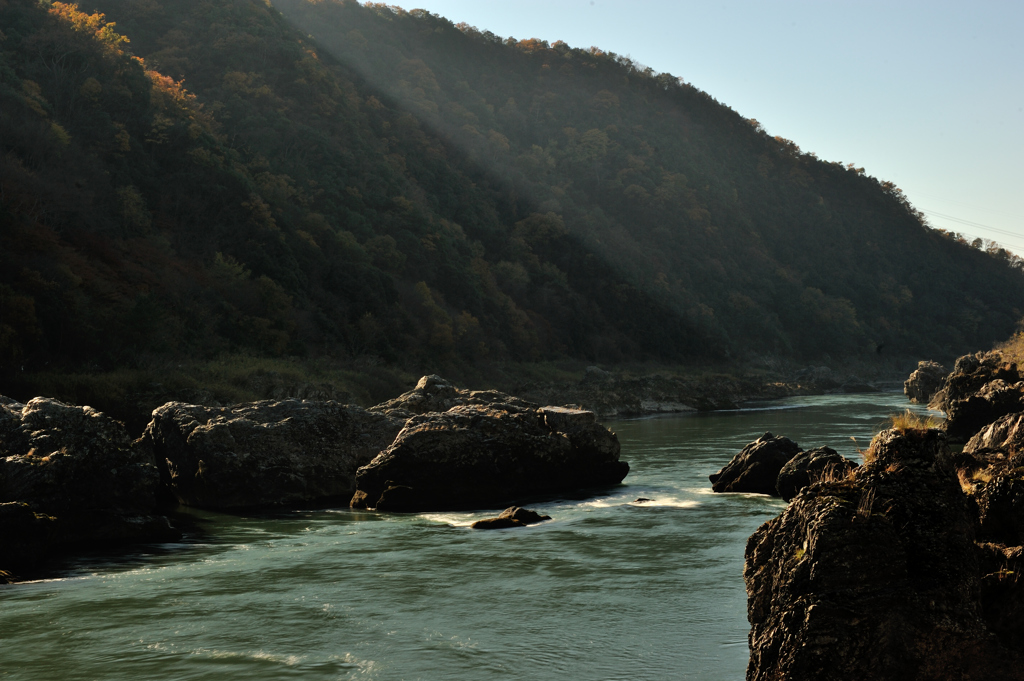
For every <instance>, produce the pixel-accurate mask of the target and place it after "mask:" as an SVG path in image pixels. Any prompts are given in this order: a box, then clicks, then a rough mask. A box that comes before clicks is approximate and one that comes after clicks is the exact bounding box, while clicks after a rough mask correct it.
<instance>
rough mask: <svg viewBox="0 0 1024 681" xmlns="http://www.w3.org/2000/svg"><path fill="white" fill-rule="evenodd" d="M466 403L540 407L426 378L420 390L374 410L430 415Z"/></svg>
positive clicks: (525, 409)
mask: <svg viewBox="0 0 1024 681" xmlns="http://www.w3.org/2000/svg"><path fill="white" fill-rule="evenodd" d="M464 404H471V405H479V406H498V407H501V408H502V409H513V410H518V411H529V410H533V409H537V407H538V405H536V404H533V403H532V402H527V401H526V400H521V399H519V398H518V397H512V396H511V395H506V394H505V393H501V392H498V391H497V390H462V389H461V388H456V387H455V386H454V385H452V384H451V383H449V382H448V381H446V380H445V379H443V378H441V377H440V376H435V375H431V376H424V377H423V378H421V379H420V380H419V382H418V383H417V384H416V387H415V388H413V389H412V390H410V391H409V392H407V393H404V394H402V395H400V396H398V397H396V398H395V399H393V400H388V401H387V402H384V403H383V404H378V405H377V406H376V407H370V411H376V412H385V413H387V412H391V411H394V412H395V413H396V414H398V413H403V412H407V413H408V415H410V416H411V415H412V414H428V413H431V412H442V411H448V410H449V409H451V408H452V407H458V406H461V405H464Z"/></svg>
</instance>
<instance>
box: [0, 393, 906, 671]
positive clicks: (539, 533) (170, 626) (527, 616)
mask: <svg viewBox="0 0 1024 681" xmlns="http://www.w3.org/2000/svg"><path fill="white" fill-rule="evenodd" d="M906 406H907V404H906V400H905V398H904V397H903V396H902V395H898V394H870V395H835V396H825V397H813V398H796V399H790V400H785V401H782V402H779V403H775V404H772V405H765V407H766V408H759V409H754V410H744V411H735V412H719V413H712V414H701V415H690V416H674V417H660V418H652V419H641V420H633V421H618V422H612V423H609V424H608V425H609V426H610V427H611V428H612V429H613V430H615V431H616V432H617V433H618V435H619V438H620V440H621V442H622V452H623V458H624V459H625V460H627V461H629V462H630V465H631V467H632V470H631V472H630V474H629V476H628V477H627V478H626V480H625V483H624V484H623V485H621V486H618V487H615V488H612V489H606V490H603V491H598V492H596V493H595V494H594V495H592V496H589V497H587V498H581V499H563V500H554V501H546V502H543V503H534V504H530V507H532V508H534V509H536V510H538V511H542V512H544V513H546V514H548V515H550V516H552V518H553V520H551V521H549V522H546V523H543V524H541V525H537V526H532V527H529V528H525V529H512V530H498V531H488V532H485V531H479V530H471V529H469V528H468V525H469V524H470V523H471V522H473V521H474V520H476V519H478V518H483V517H487V516H488V515H493V513H487V512H480V513H444V514H423V515H399V514H379V515H378V514H374V513H367V512H354V511H350V510H348V509H337V510H324V511H302V512H291V513H281V514H272V515H248V516H232V515H221V514H214V513H205V512H195V513H193V514H191V518H192V519H194V521H195V522H196V525H197V529H196V530H194V531H191V532H190V533H189V534H188V536H187V538H186V539H187V541H185V542H183V543H182V544H177V545H173V546H171V545H161V546H149V547H144V548H143V550H139V551H134V552H132V553H127V554H121V555H118V556H109V555H108V556H102V557H101V556H93V557H87V558H84V559H80V560H78V561H76V562H74V563H69V564H68V565H67V566H66V569H65V570H64V571H62V572H61V573H60V574H59V575H58V577H57V578H55V579H51V580H46V581H40V582H33V583H27V584H18V585H12V586H6V587H0V677H2V678H4V679H32V680H36V679H38V680H47V681H49V680H54V679H59V680H61V681H71V680H77V679H132V680H133V681H134V680H140V679H175V680H181V679H218V680H221V679H227V680H230V679H288V678H301V679H310V680H318V679H379V680H388V681H390V680H392V679H396V680H401V679H408V680H412V679H465V680H467V681H468V680H473V681H478V680H481V679H529V680H534V679H561V680H564V679H574V680H579V679H595V680H596V679H601V680H606V679H630V680H637V679H650V680H662V679H690V678H693V679H730V680H738V679H742V678H743V676H744V669H745V667H746V661H747V643H746V636H747V621H746V594H745V592H744V587H743V579H742V571H743V549H744V546H745V543H746V539H747V537H748V536H749V535H750V534H751V533H752V532H753V531H754V529H756V528H757V526H758V525H760V524H761V523H763V522H764V521H766V520H768V519H769V518H771V517H772V516H774V515H776V514H777V513H779V512H780V511H781V510H782V508H784V504H783V503H782V502H781V501H779V500H777V499H770V498H768V497H763V496H757V495H739V494H730V495H715V494H711V493H710V486H709V483H708V479H707V476H708V475H709V474H710V473H713V472H715V471H717V470H718V469H719V468H720V467H721V466H722V465H724V464H725V463H726V462H728V461H729V459H730V458H731V457H732V456H733V455H734V454H735V453H736V452H738V451H739V450H740V449H741V448H742V447H743V445H745V444H746V443H747V442H749V441H751V440H753V439H755V438H756V437H758V436H759V435H761V434H762V433H763V432H764V431H766V430H770V431H772V432H773V433H775V434H776V435H786V436H788V437H790V438H792V439H794V440H796V441H797V442H799V443H800V444H801V445H802V446H803V447H804V448H810V447H816V446H821V445H829V446H831V447H833V448H835V449H837V450H839V451H840V452H841V453H843V454H845V455H847V456H856V449H857V448H858V447H861V448H863V447H866V446H867V443H868V441H869V440H870V438H871V436H872V434H873V433H874V432H876V431H877V430H878V429H879V428H880V427H882V425H883V421H884V417H885V416H886V414H890V413H893V412H896V411H901V410H903V409H904V408H906ZM851 436H853V437H856V438H857V441H856V442H854V441H853V440H851V439H850V437H851ZM638 497H647V498H650V499H652V501H651V502H648V503H634V501H633V500H635V499H636V498H638Z"/></svg>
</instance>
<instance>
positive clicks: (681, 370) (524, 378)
mask: <svg viewBox="0 0 1024 681" xmlns="http://www.w3.org/2000/svg"><path fill="white" fill-rule="evenodd" d="M829 364H831V366H829ZM913 366H914V362H913V361H912V360H910V359H903V360H899V359H895V358H892V359H887V360H885V361H872V362H850V363H846V364H837V363H834V362H831V361H830V362H829V363H824V362H822V363H819V364H802V363H798V362H795V361H792V360H789V361H787V360H778V359H775V358H763V359H761V360H759V361H754V362H749V363H747V364H746V365H743V364H739V363H733V364H731V365H726V364H721V365H715V364H709V363H701V364H671V365H669V364H658V363H642V362H637V363H633V364H617V365H616V364H612V365H609V364H601V365H594V364H591V363H588V362H586V361H583V360H575V359H571V358H566V359H562V360H553V361H548V362H504V363H499V362H495V363H476V364H462V365H460V364H455V363H452V364H446V365H444V366H441V367H437V368H434V369H433V370H429V369H428V370H426V371H424V370H419V371H417V370H416V369H409V368H405V367H402V366H398V365H393V364H387V363H385V362H383V361H382V360H381V359H380V358H378V357H374V356H370V357H361V358H359V359H356V360H355V361H339V360H333V359H331V358H326V357H325V358H268V357H256V356H251V355H243V354H234V355H227V356H223V357H221V358H218V359H212V360H200V361H195V360H193V361H189V360H162V361H159V362H153V363H152V365H150V366H148V367H146V368H134V369H132V368H123V369H118V370H114V371H103V370H99V369H96V370H88V369H86V370H80V371H74V370H53V371H35V372H12V373H8V374H6V375H5V376H0V394H2V395H6V396H8V397H10V398H13V399H16V400H18V401H20V402H27V401H28V400H30V399H32V398H33V397H37V396H41V395H42V396H46V397H50V398H52V399H56V400H60V401H61V402H65V403H67V404H83V405H86V404H87V405H90V406H92V407H94V408H95V409H98V410H99V411H102V412H104V413H105V414H107V415H109V416H111V417H112V418H114V419H116V420H118V421H121V422H122V423H124V424H125V426H126V427H127V428H128V431H129V433H131V434H132V435H133V437H138V436H139V435H140V434H141V432H142V430H143V429H144V428H145V426H146V424H147V423H149V421H150V419H151V414H152V412H153V410H154V409H156V408H157V407H159V406H161V405H163V404H165V403H167V402H186V403H190V404H197V405H203V406H223V405H230V404H239V403H243V402H254V401H257V400H267V399H274V400H281V399H288V398H293V399H311V400H334V401H336V402H340V403H343V404H354V405H358V406H360V407H364V408H368V407H371V406H373V405H375V404H379V403H381V402H384V401H385V400H388V399H390V398H392V397H394V396H395V395H398V394H401V393H403V392H405V391H406V390H408V389H409V388H410V387H411V386H413V385H415V383H416V381H417V380H418V378H419V377H420V376H421V375H424V374H431V373H436V374H440V375H442V376H445V377H447V378H450V379H451V380H452V381H454V382H455V383H457V384H459V385H466V386H474V388H476V389H493V390H500V391H502V392H505V393H508V394H514V395H519V396H521V397H523V398H525V399H529V400H531V401H533V402H538V403H543V404H578V405H580V406H581V407H583V408H585V409H588V410H590V411H593V412H595V413H596V414H597V415H598V417H599V418H602V419H609V418H623V417H626V418H629V417H636V416H645V415H653V414H659V413H683V412H689V411H711V410H718V409H732V408H736V407H737V406H739V405H741V404H743V403H746V402H751V401H758V400H772V399H781V398H783V397H792V396H797V395H816V394H825V393H828V392H867V391H871V390H883V391H884V390H898V389H900V387H901V385H902V382H903V380H904V379H905V378H906V376H907V375H908V373H909V372H910V370H911V369H912V367H913Z"/></svg>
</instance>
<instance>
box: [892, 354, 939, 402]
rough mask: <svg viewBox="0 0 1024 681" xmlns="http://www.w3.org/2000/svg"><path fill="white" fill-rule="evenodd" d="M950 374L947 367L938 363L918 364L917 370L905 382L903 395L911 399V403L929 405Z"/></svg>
mask: <svg viewBox="0 0 1024 681" xmlns="http://www.w3.org/2000/svg"><path fill="white" fill-rule="evenodd" d="M948 373H949V372H948V371H946V367H944V366H942V365H941V364H939V363H938V362H930V361H924V362H918V363H917V369H915V370H914V371H913V373H911V374H910V378H908V379H907V380H906V381H904V382H903V394H904V395H906V396H907V397H909V398H910V401H911V402H919V403H921V404H928V402H929V401H931V399H932V396H933V395H935V393H936V392H938V390H939V388H941V387H942V384H943V382H944V381H945V380H946V375H947V374H948Z"/></svg>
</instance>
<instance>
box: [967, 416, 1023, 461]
mask: <svg viewBox="0 0 1024 681" xmlns="http://www.w3.org/2000/svg"><path fill="white" fill-rule="evenodd" d="M986 449H999V450H1002V451H1005V452H1010V453H1014V452H1019V451H1022V450H1024V413H1022V412H1018V413H1015V414H1006V415H1005V416H1000V417H999V418H998V419H996V420H995V421H993V422H992V423H990V424H988V425H987V426H985V427H983V428H982V429H981V430H979V431H978V432H977V433H975V434H974V436H973V437H971V439H970V440H968V441H967V444H966V445H964V452H965V453H968V454H971V453H974V452H980V451H983V450H986Z"/></svg>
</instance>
